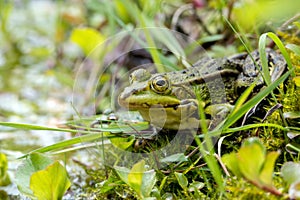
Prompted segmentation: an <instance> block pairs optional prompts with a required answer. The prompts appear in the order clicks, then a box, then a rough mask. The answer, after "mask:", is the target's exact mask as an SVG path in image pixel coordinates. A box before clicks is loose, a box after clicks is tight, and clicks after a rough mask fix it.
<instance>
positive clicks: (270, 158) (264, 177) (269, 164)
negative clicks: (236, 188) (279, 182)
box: [259, 151, 280, 186]
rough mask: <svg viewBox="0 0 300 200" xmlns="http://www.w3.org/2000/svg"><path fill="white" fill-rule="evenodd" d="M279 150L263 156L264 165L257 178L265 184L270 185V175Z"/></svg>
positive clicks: (271, 175)
mask: <svg viewBox="0 0 300 200" xmlns="http://www.w3.org/2000/svg"><path fill="white" fill-rule="evenodd" d="M279 154H280V153H279V152H276V151H273V152H269V153H268V154H267V156H266V158H265V163H264V166H263V168H262V170H261V172H260V175H259V180H260V181H261V182H262V183H263V184H264V185H266V186H272V177H273V171H274V165H275V161H276V159H277V158H278V156H279Z"/></svg>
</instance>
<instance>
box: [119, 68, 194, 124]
mask: <svg viewBox="0 0 300 200" xmlns="http://www.w3.org/2000/svg"><path fill="white" fill-rule="evenodd" d="M172 78H173V79H174V77H172V76H171V75H170V74H167V73H161V74H150V72H148V71H147V70H145V69H138V70H136V71H134V72H133V73H132V74H131V75H130V76H129V82H130V85H129V86H128V87H126V88H125V89H124V90H123V92H122V93H121V94H120V95H119V99H118V100H119V104H120V105H121V106H123V107H126V108H128V109H129V110H137V111H139V112H140V114H141V115H142V117H143V118H144V119H145V120H146V121H149V122H151V123H152V124H155V125H157V126H160V127H165V128H169V129H178V128H179V125H180V124H181V122H182V121H187V120H190V121H191V117H190V116H191V115H194V114H195V113H197V105H196V103H195V102H194V101H193V102H190V101H188V100H187V99H191V91H189V87H187V86H184V85H182V84H181V85H178V84H172V82H173V80H172ZM192 120H193V119H192ZM190 121H189V122H185V123H182V124H184V125H186V126H191V122H190ZM197 126H198V124H197ZM184 128H187V127H184Z"/></svg>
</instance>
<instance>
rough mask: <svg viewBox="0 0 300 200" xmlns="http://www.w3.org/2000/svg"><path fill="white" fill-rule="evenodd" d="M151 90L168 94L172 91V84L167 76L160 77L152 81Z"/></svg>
mask: <svg viewBox="0 0 300 200" xmlns="http://www.w3.org/2000/svg"><path fill="white" fill-rule="evenodd" d="M151 88H152V90H154V92H156V93H159V94H162V93H167V92H168V91H169V90H170V83H169V81H168V79H167V78H166V77H165V76H162V75H158V76H155V77H154V78H153V79H152V82H151Z"/></svg>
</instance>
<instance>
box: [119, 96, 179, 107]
mask: <svg viewBox="0 0 300 200" xmlns="http://www.w3.org/2000/svg"><path fill="white" fill-rule="evenodd" d="M180 103H181V100H179V99H177V98H175V97H173V96H167V95H157V94H152V93H144V94H134V95H131V96H129V97H127V98H122V94H121V95H120V96H119V104H120V105H121V106H123V107H126V108H129V109H130V110H139V109H149V108H161V107H164V108H176V107H178V106H179V105H180Z"/></svg>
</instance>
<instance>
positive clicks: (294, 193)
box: [289, 181, 300, 199]
mask: <svg viewBox="0 0 300 200" xmlns="http://www.w3.org/2000/svg"><path fill="white" fill-rule="evenodd" d="M289 198H290V199H300V181H298V182H295V183H292V185H291V187H290V188H289Z"/></svg>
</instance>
